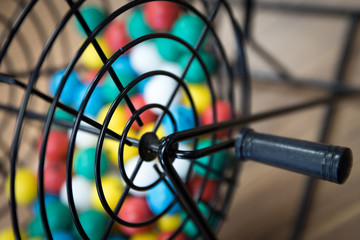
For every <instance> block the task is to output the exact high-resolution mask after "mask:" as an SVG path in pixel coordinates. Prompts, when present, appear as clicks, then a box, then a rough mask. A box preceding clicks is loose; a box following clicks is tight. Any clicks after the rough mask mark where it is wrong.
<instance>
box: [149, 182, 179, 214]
mask: <svg viewBox="0 0 360 240" xmlns="http://www.w3.org/2000/svg"><path fill="white" fill-rule="evenodd" d="M174 199H175V198H174V195H173V193H172V192H171V190H170V189H169V187H168V186H167V185H166V184H165V182H163V181H162V182H160V183H158V184H157V185H156V186H155V187H154V188H152V189H151V190H149V191H148V193H147V195H146V200H147V204H148V206H149V208H150V210H151V211H152V212H153V213H154V214H160V213H162V212H163V211H164V210H165V209H166V208H167V207H168V206H169V205H170V204H171V203H172V202H173V201H174ZM180 210H181V206H180V204H179V203H178V202H177V203H175V204H174V205H173V207H171V208H170V210H169V211H168V212H167V214H176V213H179V212H180Z"/></svg>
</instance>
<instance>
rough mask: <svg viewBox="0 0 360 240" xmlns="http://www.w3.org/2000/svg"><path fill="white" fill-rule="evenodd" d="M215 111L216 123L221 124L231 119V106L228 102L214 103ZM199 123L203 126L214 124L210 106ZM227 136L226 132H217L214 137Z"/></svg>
mask: <svg viewBox="0 0 360 240" xmlns="http://www.w3.org/2000/svg"><path fill="white" fill-rule="evenodd" d="M215 109H216V122H223V121H227V120H230V119H231V105H230V103H229V102H225V101H217V102H216V103H215ZM201 122H202V124H203V125H208V124H212V123H214V112H213V108H212V106H209V107H208V108H207V109H206V110H205V112H204V113H203V115H202V116H201ZM227 134H228V131H221V132H218V134H217V135H216V136H218V137H224V136H226V135H227Z"/></svg>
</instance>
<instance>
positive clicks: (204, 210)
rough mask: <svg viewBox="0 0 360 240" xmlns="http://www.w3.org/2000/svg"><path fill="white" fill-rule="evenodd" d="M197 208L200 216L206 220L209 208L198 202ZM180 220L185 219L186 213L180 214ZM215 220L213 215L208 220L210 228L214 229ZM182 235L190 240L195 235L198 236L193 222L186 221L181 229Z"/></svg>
mask: <svg viewBox="0 0 360 240" xmlns="http://www.w3.org/2000/svg"><path fill="white" fill-rule="evenodd" d="M197 206H198V208H199V210H200V212H201V214H202V215H203V216H205V217H206V218H208V217H209V216H208V215H209V213H210V207H209V206H208V205H207V204H206V203H204V202H201V201H200V202H198V203H197ZM181 217H182V219H183V220H184V219H185V218H186V217H187V213H185V212H183V213H182V214H181ZM214 223H215V218H214V215H211V216H210V217H209V218H208V224H209V226H210V227H212V228H213V227H214V226H215V224H214ZM183 231H184V233H185V234H186V235H187V236H188V237H189V238H191V239H193V238H194V237H195V236H196V235H197V234H198V231H199V230H198V228H197V226H196V224H195V223H194V221H193V220H191V219H189V220H188V221H186V223H185V225H184V229H183Z"/></svg>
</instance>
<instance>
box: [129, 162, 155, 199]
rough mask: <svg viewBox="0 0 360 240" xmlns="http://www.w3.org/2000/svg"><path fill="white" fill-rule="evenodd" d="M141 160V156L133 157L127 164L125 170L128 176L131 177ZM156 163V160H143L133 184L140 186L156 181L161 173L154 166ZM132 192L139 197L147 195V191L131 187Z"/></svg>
mask: <svg viewBox="0 0 360 240" xmlns="http://www.w3.org/2000/svg"><path fill="white" fill-rule="evenodd" d="M138 160H139V156H136V157H133V158H131V159H130V160H129V161H128V162H126V164H125V172H126V175H127V177H128V178H129V179H130V177H131V175H132V173H133V172H134V169H135V167H136V165H137V162H138ZM154 164H157V163H156V161H150V162H147V161H143V162H142V164H141V167H140V169H139V171H138V172H137V175H136V177H135V179H134V181H133V184H134V185H135V186H138V187H146V186H149V185H151V184H152V183H154V182H155V181H156V180H158V179H159V177H160V176H159V174H158V173H157V172H156V170H155V168H154ZM130 194H132V195H134V196H138V197H142V196H145V195H146V194H147V191H139V190H135V189H130Z"/></svg>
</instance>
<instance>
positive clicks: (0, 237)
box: [0, 227, 25, 240]
mask: <svg viewBox="0 0 360 240" xmlns="http://www.w3.org/2000/svg"><path fill="white" fill-rule="evenodd" d="M20 236H21V239H25V238H24V234H23V233H22V232H21V231H20ZM13 239H14V240H15V236H14V233H13V230H12V228H10V227H9V228H5V229H4V230H2V231H1V232H0V240H13Z"/></svg>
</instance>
